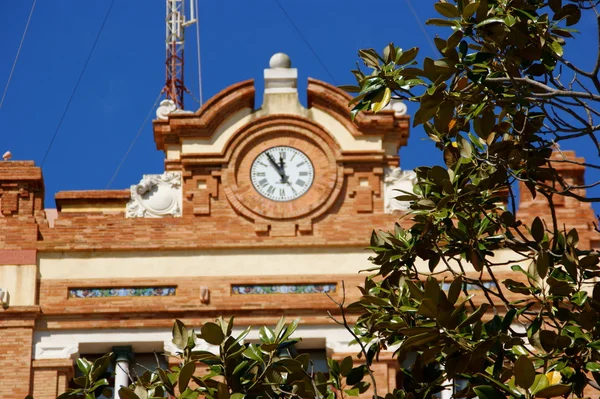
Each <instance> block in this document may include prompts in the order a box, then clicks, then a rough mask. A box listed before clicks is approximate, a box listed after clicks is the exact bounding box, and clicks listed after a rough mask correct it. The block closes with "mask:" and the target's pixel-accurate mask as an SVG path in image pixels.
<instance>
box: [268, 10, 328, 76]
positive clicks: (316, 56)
mask: <svg viewBox="0 0 600 399" xmlns="http://www.w3.org/2000/svg"><path fill="white" fill-rule="evenodd" d="M275 3H276V4H277V5H278V6H279V8H280V9H281V12H283V15H285V17H286V18H287V20H288V21H289V22H290V23H291V24H292V26H293V27H294V29H295V30H296V32H297V33H298V35H300V38H301V39H302V40H303V41H304V43H305V44H306V46H307V47H308V48H309V50H310V51H311V52H312V53H313V55H314V56H315V58H316V59H317V60H318V61H319V63H320V64H321V66H322V67H323V69H324V70H325V72H327V74H328V75H329V77H330V78H331V81H332V82H333V83H334V84H336V85H337V82H336V80H335V77H334V76H333V74H332V73H331V71H330V70H329V68H327V65H325V63H324V62H323V60H322V59H321V57H319V54H317V52H316V51H315V49H314V48H313V46H311V44H310V43H309V41H308V40H307V39H306V37H304V35H303V34H302V31H300V28H298V26H297V25H296V23H295V22H294V20H293V19H292V17H291V16H290V15H289V14H288V13H287V11H286V10H285V8H283V6H282V5H281V3H280V2H279V0H275Z"/></svg>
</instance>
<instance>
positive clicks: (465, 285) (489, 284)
mask: <svg viewBox="0 0 600 399" xmlns="http://www.w3.org/2000/svg"><path fill="white" fill-rule="evenodd" d="M450 284H451V283H447V282H444V283H442V290H444V291H448V290H449V289H450ZM482 285H483V286H484V287H485V288H487V289H494V288H496V284H494V282H493V281H482ZM463 288H465V289H466V290H467V291H479V290H481V287H479V286H477V285H475V284H468V283H463Z"/></svg>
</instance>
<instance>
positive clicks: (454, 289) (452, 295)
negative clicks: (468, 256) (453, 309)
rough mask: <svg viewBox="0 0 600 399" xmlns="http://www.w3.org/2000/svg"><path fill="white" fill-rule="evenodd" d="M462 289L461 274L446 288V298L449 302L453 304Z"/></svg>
mask: <svg viewBox="0 0 600 399" xmlns="http://www.w3.org/2000/svg"><path fill="white" fill-rule="evenodd" d="M461 290H462V276H460V275H459V276H458V277H456V278H455V279H454V281H452V283H451V284H450V288H449V289H448V300H449V301H450V303H452V304H455V303H456V301H457V300H458V296H459V295H460V292H461Z"/></svg>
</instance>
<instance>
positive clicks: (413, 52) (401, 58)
mask: <svg viewBox="0 0 600 399" xmlns="http://www.w3.org/2000/svg"><path fill="white" fill-rule="evenodd" d="M418 53H419V48H418V47H413V48H411V49H409V50H406V51H404V52H400V54H399V55H398V56H397V57H398V59H397V60H396V64H397V65H403V64H408V63H409V62H411V61H412V60H414V59H415V57H416V56H417V54H418Z"/></svg>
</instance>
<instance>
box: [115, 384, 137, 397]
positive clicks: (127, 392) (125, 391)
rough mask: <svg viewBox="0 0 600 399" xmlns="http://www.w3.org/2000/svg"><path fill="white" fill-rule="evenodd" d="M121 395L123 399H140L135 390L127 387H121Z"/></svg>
mask: <svg viewBox="0 0 600 399" xmlns="http://www.w3.org/2000/svg"><path fill="white" fill-rule="evenodd" d="M119 397H120V398H121V399H140V397H139V396H137V395H136V394H135V392H133V391H132V390H131V389H129V388H127V387H121V389H119Z"/></svg>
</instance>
